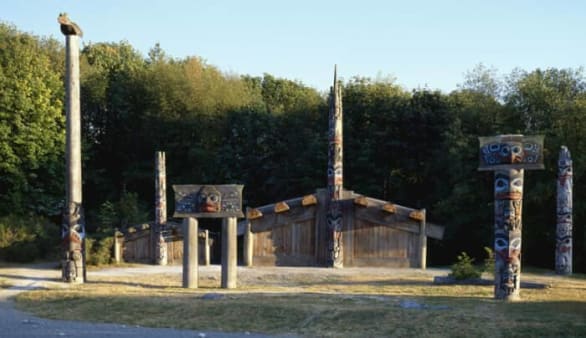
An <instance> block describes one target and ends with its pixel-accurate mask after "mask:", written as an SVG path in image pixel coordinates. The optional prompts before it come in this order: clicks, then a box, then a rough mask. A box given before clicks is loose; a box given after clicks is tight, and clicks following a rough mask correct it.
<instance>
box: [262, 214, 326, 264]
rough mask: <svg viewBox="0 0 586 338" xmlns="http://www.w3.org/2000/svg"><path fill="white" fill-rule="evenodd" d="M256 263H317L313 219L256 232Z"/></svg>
mask: <svg viewBox="0 0 586 338" xmlns="http://www.w3.org/2000/svg"><path fill="white" fill-rule="evenodd" d="M253 262H254V265H259V266H262V265H278V266H283V265H284V266H307V265H316V263H317V262H316V259H315V228H314V224H313V221H305V222H298V223H293V224H289V225H286V226H279V227H276V228H273V229H272V231H263V232H257V233H255V237H254V244H253Z"/></svg>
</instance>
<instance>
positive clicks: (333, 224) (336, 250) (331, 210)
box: [326, 68, 344, 268]
mask: <svg viewBox="0 0 586 338" xmlns="http://www.w3.org/2000/svg"><path fill="white" fill-rule="evenodd" d="M336 73H337V72H336V69H335V68H334V85H333V87H331V88H330V113H329V129H328V130H329V148H328V194H329V201H328V203H329V205H328V212H327V215H326V223H327V226H328V234H329V236H328V237H329V238H328V250H329V264H330V265H331V266H332V267H334V268H341V267H343V266H344V257H343V254H344V250H343V244H342V217H343V215H342V203H341V199H342V192H343V185H344V176H343V130H342V120H343V116H342V114H343V113H342V89H341V87H340V85H339V83H338V79H337V74H336Z"/></svg>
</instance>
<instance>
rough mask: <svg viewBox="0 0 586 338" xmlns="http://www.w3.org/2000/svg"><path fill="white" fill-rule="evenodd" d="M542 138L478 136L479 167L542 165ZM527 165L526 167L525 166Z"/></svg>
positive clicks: (531, 166) (484, 168) (536, 166)
mask: <svg viewBox="0 0 586 338" xmlns="http://www.w3.org/2000/svg"><path fill="white" fill-rule="evenodd" d="M542 153H543V138H542V137H524V136H523V135H500V136H495V137H481V138H480V168H479V169H481V170H490V168H491V167H496V166H499V167H501V168H505V167H508V168H525V167H526V168H533V169H538V168H542V167H543V155H542ZM526 165H528V167H527V166H526Z"/></svg>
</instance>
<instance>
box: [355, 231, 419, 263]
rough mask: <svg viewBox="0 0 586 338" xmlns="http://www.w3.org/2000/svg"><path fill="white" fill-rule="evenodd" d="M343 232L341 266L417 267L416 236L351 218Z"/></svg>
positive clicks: (417, 237)
mask: <svg viewBox="0 0 586 338" xmlns="http://www.w3.org/2000/svg"><path fill="white" fill-rule="evenodd" d="M353 225H354V228H353V229H347V231H345V232H344V236H345V237H344V266H348V267H350V266H386V267H417V266H418V262H419V261H418V257H419V254H418V245H419V244H418V243H419V242H418V241H419V236H418V235H417V234H413V233H410V232H406V231H401V230H397V229H393V228H391V227H387V226H381V225H378V224H373V223H369V222H364V221H360V220H355V222H354V224H353Z"/></svg>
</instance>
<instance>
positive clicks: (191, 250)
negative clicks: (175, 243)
mask: <svg viewBox="0 0 586 338" xmlns="http://www.w3.org/2000/svg"><path fill="white" fill-rule="evenodd" d="M197 228H198V223H197V219H196V218H193V217H187V218H184V219H183V287H184V288H189V289H196V288H197V286H198V265H199V262H198V251H197V242H198V240H199V238H198V230H197Z"/></svg>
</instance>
